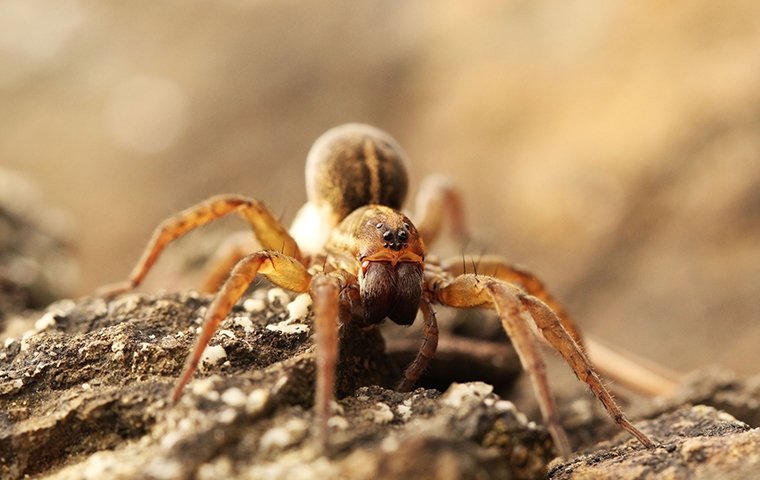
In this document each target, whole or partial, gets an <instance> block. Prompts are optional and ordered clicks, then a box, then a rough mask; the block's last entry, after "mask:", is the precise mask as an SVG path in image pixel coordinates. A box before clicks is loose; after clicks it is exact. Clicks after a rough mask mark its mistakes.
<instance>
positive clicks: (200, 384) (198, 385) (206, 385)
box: [192, 376, 216, 397]
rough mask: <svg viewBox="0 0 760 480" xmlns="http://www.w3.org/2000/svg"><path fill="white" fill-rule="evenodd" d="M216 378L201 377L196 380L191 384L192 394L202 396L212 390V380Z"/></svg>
mask: <svg viewBox="0 0 760 480" xmlns="http://www.w3.org/2000/svg"><path fill="white" fill-rule="evenodd" d="M215 380H216V377H215V376H213V377H207V378H202V379H200V380H198V381H196V382H194V383H193V386H192V392H193V395H197V396H199V397H200V396H202V395H206V394H208V393H209V392H211V391H214V382H215Z"/></svg>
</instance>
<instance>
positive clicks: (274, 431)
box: [259, 418, 308, 451]
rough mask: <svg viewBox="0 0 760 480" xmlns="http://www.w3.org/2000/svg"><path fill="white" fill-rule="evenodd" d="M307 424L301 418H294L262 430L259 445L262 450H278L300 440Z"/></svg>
mask: <svg viewBox="0 0 760 480" xmlns="http://www.w3.org/2000/svg"><path fill="white" fill-rule="evenodd" d="M307 429H308V425H307V424H306V422H304V421H303V420H300V419H297V418H294V419H291V420H288V421H287V422H286V423H285V424H284V425H282V426H279V427H273V428H270V429H269V430H267V431H266V432H264V434H263V435H262V436H261V440H259V447H260V448H261V449H262V450H264V451H271V450H280V449H283V448H286V447H289V446H290V445H293V444H295V443H296V442H298V441H299V440H301V439H302V438H303V437H304V435H305V433H306V430H307Z"/></svg>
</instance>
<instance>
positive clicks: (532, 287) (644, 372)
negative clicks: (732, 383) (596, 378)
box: [441, 255, 679, 396]
mask: <svg viewBox="0 0 760 480" xmlns="http://www.w3.org/2000/svg"><path fill="white" fill-rule="evenodd" d="M472 260H473V262H474V264H473V266H472V267H471V268H474V269H476V270H477V273H478V274H481V275H486V276H490V277H494V278H498V279H499V280H503V281H505V282H508V283H512V284H515V285H519V286H520V287H522V288H523V289H524V290H525V291H526V292H527V293H529V294H530V295H532V296H533V297H536V298H539V299H540V300H541V301H542V302H544V303H545V304H546V305H548V306H549V308H550V309H551V310H552V311H553V312H554V313H555V314H556V315H557V317H558V318H559V320H560V322H561V323H562V327H563V328H564V329H565V330H566V331H567V333H569V334H570V336H571V337H572V338H573V340H574V341H575V343H576V344H578V346H579V347H581V348H582V349H583V350H584V351H585V353H586V354H587V355H588V356H589V357H590V358H591V359H592V360H593V363H594V364H595V365H596V366H597V369H598V370H599V371H600V372H602V373H603V374H604V375H605V376H607V377H609V378H611V379H614V380H616V381H618V382H620V383H621V384H623V385H625V386H626V387H628V388H629V389H631V390H634V391H636V392H638V393H640V394H643V395H648V396H657V395H668V394H670V393H672V392H673V391H674V390H675V389H676V388H677V386H678V377H679V375H678V374H677V373H675V372H672V371H670V370H668V369H666V368H664V367H662V366H659V365H654V364H651V363H648V362H645V361H643V360H642V359H634V358H632V356H631V355H625V354H622V353H620V352H617V351H616V350H615V349H613V348H609V347H605V346H604V345H602V344H600V343H599V342H598V341H596V340H594V339H593V338H588V337H586V338H584V336H583V335H581V333H580V329H579V328H578V326H577V324H576V323H575V321H574V320H573V318H572V317H571V316H570V315H569V314H568V313H567V310H566V309H565V308H564V306H563V305H562V303H561V302H559V300H557V299H556V298H555V297H554V296H553V295H552V294H551V293H550V292H549V291H548V289H547V288H546V287H545V286H544V284H543V282H541V281H540V280H539V279H538V278H536V276H535V275H533V274H532V273H531V272H529V271H527V270H525V269H523V268H521V267H518V266H515V265H512V264H510V263H509V262H507V261H506V260H505V259H504V258H502V257H499V256H496V255H484V256H482V257H479V258H477V259H472ZM441 266H442V267H443V268H444V269H445V270H446V271H447V272H448V273H450V274H451V275H453V276H457V275H461V274H463V273H466V272H465V270H467V268H468V264H467V262H463V261H462V259H453V258H452V259H448V260H446V261H444V262H442V263H441Z"/></svg>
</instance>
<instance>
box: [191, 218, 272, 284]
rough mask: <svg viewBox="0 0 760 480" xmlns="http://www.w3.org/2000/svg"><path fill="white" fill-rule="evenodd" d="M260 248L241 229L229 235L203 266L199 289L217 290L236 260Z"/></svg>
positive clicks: (248, 233)
mask: <svg viewBox="0 0 760 480" xmlns="http://www.w3.org/2000/svg"><path fill="white" fill-rule="evenodd" d="M260 249H261V247H260V246H258V245H256V242H255V240H254V239H253V238H251V234H250V232H246V231H241V232H235V233H233V234H232V235H229V236H228V237H227V238H226V239H225V240H224V242H223V243H222V244H221V245H219V248H217V249H216V251H215V252H214V255H213V256H212V257H211V259H209V261H208V264H207V265H206V267H205V268H204V270H205V271H204V272H203V275H202V278H203V285H202V286H201V291H203V292H206V293H212V292H216V291H217V290H219V288H220V287H221V286H222V283H224V281H225V280H226V279H227V276H228V275H229V274H230V272H231V271H232V268H233V267H234V266H235V265H236V264H237V262H239V261H240V259H241V258H243V257H245V256H246V255H248V254H250V253H251V252H255V251H256V250H260Z"/></svg>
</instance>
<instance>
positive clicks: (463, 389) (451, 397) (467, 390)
mask: <svg viewBox="0 0 760 480" xmlns="http://www.w3.org/2000/svg"><path fill="white" fill-rule="evenodd" d="M491 392H493V386H492V385H489V384H487V383H483V382H470V383H453V384H451V386H450V387H449V389H448V390H446V392H445V393H444V394H443V396H442V397H441V400H442V402H443V403H444V404H445V405H448V406H450V407H454V408H459V407H461V406H462V404H463V403H464V401H465V400H466V399H467V398H473V397H474V398H485V397H486V396H487V395H490V394H491Z"/></svg>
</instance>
